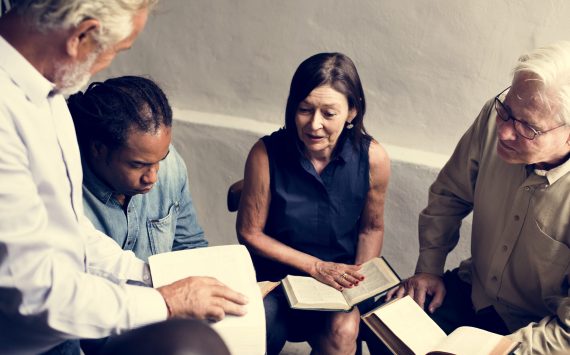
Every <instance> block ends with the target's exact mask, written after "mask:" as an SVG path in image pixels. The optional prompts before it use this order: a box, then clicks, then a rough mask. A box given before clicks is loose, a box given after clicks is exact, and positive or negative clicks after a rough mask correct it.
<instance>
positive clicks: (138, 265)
mask: <svg viewBox="0 0 570 355" xmlns="http://www.w3.org/2000/svg"><path fill="white" fill-rule="evenodd" d="M125 276H126V278H127V280H133V281H139V282H142V283H143V284H145V285H146V286H150V287H152V278H151V276H150V268H149V266H148V264H147V263H145V262H144V261H142V260H140V259H136V258H133V260H132V262H131V264H130V265H129V268H128V270H127V275H125Z"/></svg>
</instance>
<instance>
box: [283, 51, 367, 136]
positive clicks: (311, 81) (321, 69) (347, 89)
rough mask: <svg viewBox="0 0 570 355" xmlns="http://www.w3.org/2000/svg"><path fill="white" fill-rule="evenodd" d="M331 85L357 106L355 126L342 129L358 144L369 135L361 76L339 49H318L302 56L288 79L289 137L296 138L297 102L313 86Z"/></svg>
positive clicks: (301, 99)
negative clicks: (308, 55)
mask: <svg viewBox="0 0 570 355" xmlns="http://www.w3.org/2000/svg"><path fill="white" fill-rule="evenodd" d="M323 85H330V86H331V87H332V88H334V89H335V90H336V91H338V92H340V93H342V94H344V95H345V96H346V99H347V100H348V107H349V108H350V109H355V110H356V116H355V117H354V119H353V120H352V124H353V125H354V127H353V128H352V129H351V130H347V129H345V130H344V132H343V135H344V134H346V133H347V132H350V133H348V134H351V135H352V136H353V138H354V143H355V144H358V143H359V142H360V140H361V139H362V138H363V137H364V138H368V139H372V137H371V136H370V135H369V134H368V133H367V132H366V129H365V128H364V123H363V120H364V113H365V112H366V100H365V99H364V90H363V89H362V84H361V82H360V77H359V76H358V72H357V71H356V67H355V66H354V63H353V62H352V60H351V59H350V58H349V57H347V56H346V55H344V54H342V53H319V54H315V55H314V56H312V57H310V58H307V59H305V61H303V63H301V65H299V67H298V68H297V70H296V71H295V74H294V75H293V79H292V80H291V89H290V90H289V98H288V99H287V107H286V108H285V128H286V130H287V132H288V134H289V135H290V137H291V138H293V137H295V138H294V139H295V140H296V141H298V137H297V130H296V127H295V115H296V113H297V108H298V107H299V104H300V103H301V102H302V101H303V100H304V99H305V98H306V97H307V96H309V94H310V93H311V91H313V90H314V89H315V88H317V87H319V86H323Z"/></svg>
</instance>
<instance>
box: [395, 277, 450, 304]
mask: <svg viewBox="0 0 570 355" xmlns="http://www.w3.org/2000/svg"><path fill="white" fill-rule="evenodd" d="M445 292H446V291H445V285H444V284H443V279H442V278H441V277H440V276H437V275H434V274H427V273H419V274H417V275H414V276H412V277H410V278H409V279H407V280H405V281H403V282H402V284H401V285H400V286H398V287H396V288H394V289H392V290H390V292H388V294H387V295H386V301H389V300H391V299H392V298H401V297H404V296H405V295H410V297H412V298H413V299H414V300H415V301H416V303H417V304H419V305H420V307H422V308H424V303H425V301H426V295H429V296H432V297H433V298H432V300H431V302H430V304H429V307H428V309H429V312H430V313H433V312H435V310H436V309H438V308H439V306H441V304H442V303H443V299H444V297H445Z"/></svg>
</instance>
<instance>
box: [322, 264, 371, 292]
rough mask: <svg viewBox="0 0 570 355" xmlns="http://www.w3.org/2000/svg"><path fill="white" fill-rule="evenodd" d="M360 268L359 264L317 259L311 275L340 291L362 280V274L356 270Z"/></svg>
mask: <svg viewBox="0 0 570 355" xmlns="http://www.w3.org/2000/svg"><path fill="white" fill-rule="evenodd" d="M360 268H361V266H360V265H348V264H342V263H333V262H328V261H318V262H317V263H316V264H315V268H314V271H313V272H312V275H311V276H312V277H313V278H315V279H317V280H319V281H320V282H322V283H324V284H327V285H329V286H332V287H334V288H335V289H337V290H339V291H342V290H343V289H344V288H351V287H353V286H357V285H358V283H359V282H360V281H362V280H364V275H362V274H360V273H359V272H358V270H360Z"/></svg>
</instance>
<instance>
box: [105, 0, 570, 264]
mask: <svg viewBox="0 0 570 355" xmlns="http://www.w3.org/2000/svg"><path fill="white" fill-rule="evenodd" d="M569 18H570V1H566V0H542V1H534V0H498V1H497V0H462V1H458V0H433V1H427V0H415V1H401V0H382V1H377V0H359V1H346V0H310V1H309V0H287V1H275V0H274V1H267V0H240V1H235V0H192V1H188V0H162V1H161V2H160V4H159V6H158V8H157V10H156V11H155V13H154V14H153V15H152V17H151V18H150V20H149V23H148V26H147V28H146V29H145V31H144V33H143V34H142V35H141V37H140V39H139V40H138V41H137V43H135V45H134V47H133V48H132V50H130V51H129V52H128V53H126V54H122V55H120V56H119V57H118V58H117V60H116V61H115V62H114V64H113V66H112V67H111V68H110V69H109V70H107V71H105V72H103V73H102V74H100V75H99V76H98V77H97V78H96V79H104V78H106V77H112V76H118V75H124V74H134V75H147V76H150V77H152V78H153V79H155V80H156V81H158V82H159V83H160V84H161V85H162V86H163V88H164V89H165V91H166V92H167V94H168V95H169V97H170V99H171V103H172V104H173V106H174V107H176V108H178V109H179V111H178V113H177V118H178V119H179V121H177V123H176V129H175V144H176V145H177V146H178V147H179V148H180V150H181V152H182V153H183V156H184V158H185V159H186V161H187V162H188V166H189V170H190V177H191V180H192V181H191V182H192V188H191V190H192V193H193V194H194V199H195V202H196V205H197V208H198V213H199V217H200V221H201V222H202V224H203V226H204V227H205V229H206V232H207V234H208V237H209V238H210V240H211V241H212V242H213V244H221V243H231V242H235V232H234V223H235V215H233V214H230V213H229V212H227V211H226V210H225V193H226V191H225V190H226V188H227V186H229V184H230V183H231V182H233V181H235V180H237V179H239V178H241V175H242V173H243V163H244V162H245V157H246V154H247V152H248V151H249V148H250V147H251V145H252V144H253V143H254V142H255V140H256V139H257V138H258V137H259V136H261V135H262V134H265V133H269V132H271V131H272V130H273V128H274V127H277V126H279V125H281V124H282V121H283V113H284V105H285V101H286V97H287V92H288V86H289V82H290V80H291V76H292V74H293V72H294V70H295V68H296V67H297V66H298V64H299V63H300V62H301V61H302V60H303V59H305V58H307V57H308V56H310V55H312V54H315V53H318V52H322V51H340V52H344V53H346V54H347V55H349V56H350V57H351V58H352V59H353V60H354V61H355V63H356V65H357V67H358V70H359V72H360V75H361V77H362V81H363V84H364V88H365V93H366V96H367V101H368V112H367V115H366V121H365V124H366V126H367V128H368V130H369V132H370V133H372V135H373V136H375V137H376V138H377V139H378V140H379V141H380V142H381V143H383V144H384V145H385V146H386V147H387V148H389V149H388V152H389V153H390V155H391V158H392V171H393V173H392V180H391V181H392V182H391V185H390V191H389V194H388V200H387V206H386V221H387V226H386V229H387V232H386V241H385V247H384V253H385V255H387V256H389V257H390V258H391V259H392V260H394V263H395V264H396V266H397V269H398V271H399V272H401V273H402V274H404V275H406V274H408V273H411V272H412V271H413V266H414V263H415V259H416V257H417V237H416V235H417V231H416V229H417V227H416V225H417V215H418V212H419V211H420V210H421V208H423V206H424V205H425V202H426V200H427V188H428V186H429V184H430V183H431V182H432V181H433V179H434V178H435V176H436V173H437V171H438V169H439V167H440V166H441V164H442V163H441V162H442V161H445V159H446V158H447V157H448V156H449V154H451V152H452V149H453V147H454V146H455V144H456V142H457V140H458V139H459V137H460V136H461V135H462V134H463V132H464V131H465V130H466V128H467V127H468V126H469V124H470V123H471V122H472V120H473V119H474V117H475V116H476V115H477V113H478V112H479V110H480V108H481V106H482V105H483V103H484V102H485V101H486V100H487V99H488V98H490V97H492V96H493V95H495V94H496V93H498V92H499V91H500V90H502V89H503V88H505V87H506V86H507V85H509V82H510V74H509V72H510V70H511V67H512V65H513V64H514V62H515V61H516V59H517V57H518V56H519V54H521V53H523V52H526V51H528V50H530V49H532V48H535V47H537V46H540V45H544V44H547V43H549V42H551V41H554V40H558V39H565V38H568V36H569V34H570V21H568V19H569ZM196 111H198V112H204V113H203V114H200V113H197V112H196ZM238 117H245V118H247V119H245V120H244V119H240V118H238ZM430 154H440V156H439V158H435V159H433V161H432V159H431V158H433V156H430ZM426 155H427V158H426ZM466 227H469V223H467V225H466ZM464 234H467V235H468V234H469V233H468V228H467V229H466V232H465V233H464ZM467 241H468V240H467V239H466V240H463V241H462V244H461V245H460V247H459V248H458V250H459V251H458V253H457V254H456V255H454V256H451V257H450V261H449V264H450V265H454V264H457V259H458V258H460V257H461V256H463V255H466V254H468V250H467V244H466V243H467Z"/></svg>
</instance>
